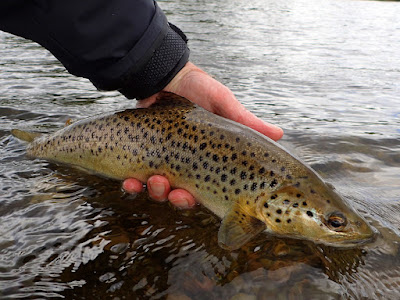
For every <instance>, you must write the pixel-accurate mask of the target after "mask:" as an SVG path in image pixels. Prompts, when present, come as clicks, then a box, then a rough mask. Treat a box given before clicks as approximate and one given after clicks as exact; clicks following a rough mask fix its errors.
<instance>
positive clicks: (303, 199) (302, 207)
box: [256, 179, 376, 247]
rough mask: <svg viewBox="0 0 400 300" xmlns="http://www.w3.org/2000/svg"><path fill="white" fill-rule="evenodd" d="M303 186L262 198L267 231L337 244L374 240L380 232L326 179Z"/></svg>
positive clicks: (260, 213)
mask: <svg viewBox="0 0 400 300" xmlns="http://www.w3.org/2000/svg"><path fill="white" fill-rule="evenodd" d="M318 180H319V179H318ZM302 186H303V188H300V187H298V186H293V185H292V186H286V187H282V188H280V189H279V190H276V191H274V192H273V193H271V194H268V195H264V196H263V197H261V198H260V199H259V201H258V204H257V212H256V215H257V218H258V219H260V220H261V221H263V222H264V223H265V224H266V229H265V232H266V233H267V234H271V235H274V236H279V237H288V238H294V239H302V240H309V241H312V242H314V243H316V244H324V245H327V246H334V247H356V246H358V245H360V244H364V243H367V242H370V241H372V240H373V239H374V237H375V235H376V232H375V231H374V230H373V229H372V228H371V227H370V226H369V224H368V223H367V222H366V221H365V220H364V219H363V218H362V217H361V216H359V215H358V214H357V213H356V212H355V211H353V210H352V209H351V208H350V207H349V206H348V205H347V203H346V202H345V201H344V200H343V199H342V198H341V197H340V196H339V195H338V194H337V193H336V192H335V191H334V190H332V188H331V187H330V186H328V185H326V184H325V183H323V182H322V181H321V182H318V184H314V185H313V186H312V188H310V186H309V185H307V184H302ZM304 187H306V188H304ZM310 191H311V192H310Z"/></svg>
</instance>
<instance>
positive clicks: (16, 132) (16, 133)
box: [11, 129, 42, 142]
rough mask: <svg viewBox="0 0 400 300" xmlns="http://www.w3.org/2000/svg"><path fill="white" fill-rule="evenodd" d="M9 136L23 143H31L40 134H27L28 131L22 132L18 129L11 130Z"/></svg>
mask: <svg viewBox="0 0 400 300" xmlns="http://www.w3.org/2000/svg"><path fill="white" fill-rule="evenodd" d="M11 134H12V135H13V136H15V137H16V138H18V139H20V140H22V141H25V142H32V141H33V140H34V139H36V138H37V137H39V136H41V135H42V134H41V133H39V132H29V131H23V130H19V129H12V130H11Z"/></svg>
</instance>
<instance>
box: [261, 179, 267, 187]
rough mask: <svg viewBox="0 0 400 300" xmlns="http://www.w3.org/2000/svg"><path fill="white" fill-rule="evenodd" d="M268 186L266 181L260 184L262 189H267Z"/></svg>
mask: <svg viewBox="0 0 400 300" xmlns="http://www.w3.org/2000/svg"><path fill="white" fill-rule="evenodd" d="M266 184H267V183H266V182H265V181H263V182H261V183H260V189H265V186H266Z"/></svg>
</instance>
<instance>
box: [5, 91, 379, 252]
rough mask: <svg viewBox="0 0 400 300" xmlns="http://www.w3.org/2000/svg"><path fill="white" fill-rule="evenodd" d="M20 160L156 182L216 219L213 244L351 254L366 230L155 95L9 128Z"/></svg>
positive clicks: (179, 105)
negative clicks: (283, 242)
mask: <svg viewBox="0 0 400 300" xmlns="http://www.w3.org/2000/svg"><path fill="white" fill-rule="evenodd" d="M12 134H13V135H14V136H16V137H17V138H20V139H22V140H25V141H28V142H30V143H29V144H28V146H27V155H28V156H30V157H34V158H41V159H45V160H48V161H51V162H56V163H61V164H67V165H72V166H76V167H79V168H81V169H84V170H87V171H89V172H91V173H96V174H98V175H100V176H105V177H108V178H112V179H116V180H124V179H127V178H137V179H139V180H140V181H142V182H146V181H147V179H148V178H149V177H150V176H152V175H156V174H158V175H162V176H165V177H166V178H167V179H168V180H169V182H170V184H171V186H172V187H173V188H182V189H185V190H187V191H189V192H190V193H191V194H192V195H193V196H194V197H195V199H196V201H197V202H199V203H200V204H201V205H203V206H204V207H206V208H207V209H208V210H210V211H211V212H212V213H214V214H215V215H217V216H218V217H220V218H221V220H222V221H221V225H220V227H219V231H218V243H219V245H220V246H221V247H222V248H224V249H227V250H231V251H232V250H236V249H239V248H240V247H242V246H243V245H244V244H246V243H247V242H248V241H250V240H251V239H253V238H255V237H256V236H257V235H258V234H260V233H264V234H268V235H271V236H277V237H283V238H294V239H301V240H308V241H312V242H314V243H316V244H324V245H328V246H333V247H356V246H358V245H360V244H363V243H366V242H368V241H370V240H371V239H373V237H374V235H375V231H374V230H373V229H372V228H371V226H370V225H369V224H368V223H367V222H366V220H364V219H363V217H362V216H360V215H359V214H358V213H357V212H356V211H355V210H354V209H352V208H351V206H350V205H349V203H348V202H347V201H346V200H345V199H344V198H343V197H341V196H340V195H339V194H338V192H337V191H336V190H335V189H334V188H333V187H332V186H331V185H330V184H328V183H325V182H324V180H323V179H322V178H321V177H320V176H319V175H318V174H317V173H316V172H315V171H314V170H312V169H311V168H310V167H308V166H307V165H306V164H305V163H303V162H302V161H301V160H300V159H299V158H297V157H295V156H294V155H292V154H290V153H289V152H288V151H286V150H285V149H284V148H283V147H282V146H281V145H279V144H278V143H276V142H275V141H273V140H271V139H270V138H268V137H266V136H264V135H262V134H261V133H259V132H257V131H255V130H253V129H250V128H248V127H246V126H244V125H241V124H239V123H236V122H234V121H231V120H229V119H226V118H223V117H221V116H218V115H215V114H213V113H211V112H208V111H207V110H205V109H203V108H201V107H199V106H197V105H195V104H193V103H191V102H190V101H188V100H187V99H185V98H183V97H180V96H178V95H175V94H172V93H167V92H163V93H161V94H160V96H159V98H158V101H157V102H156V104H154V105H152V106H150V107H149V108H137V109H127V110H124V111H120V112H110V113H106V114H101V115H97V116H93V117H89V118H86V119H83V120H80V121H77V122H74V123H72V124H70V125H68V126H66V127H64V128H62V129H60V130H58V131H56V132H54V133H50V134H40V133H29V132H25V131H22V130H18V129H13V130H12Z"/></svg>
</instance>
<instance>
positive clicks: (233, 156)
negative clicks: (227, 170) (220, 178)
mask: <svg viewBox="0 0 400 300" xmlns="http://www.w3.org/2000/svg"><path fill="white" fill-rule="evenodd" d="M236 159H237V154H236V153H233V154H232V156H231V160H232V161H234V160H236Z"/></svg>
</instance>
